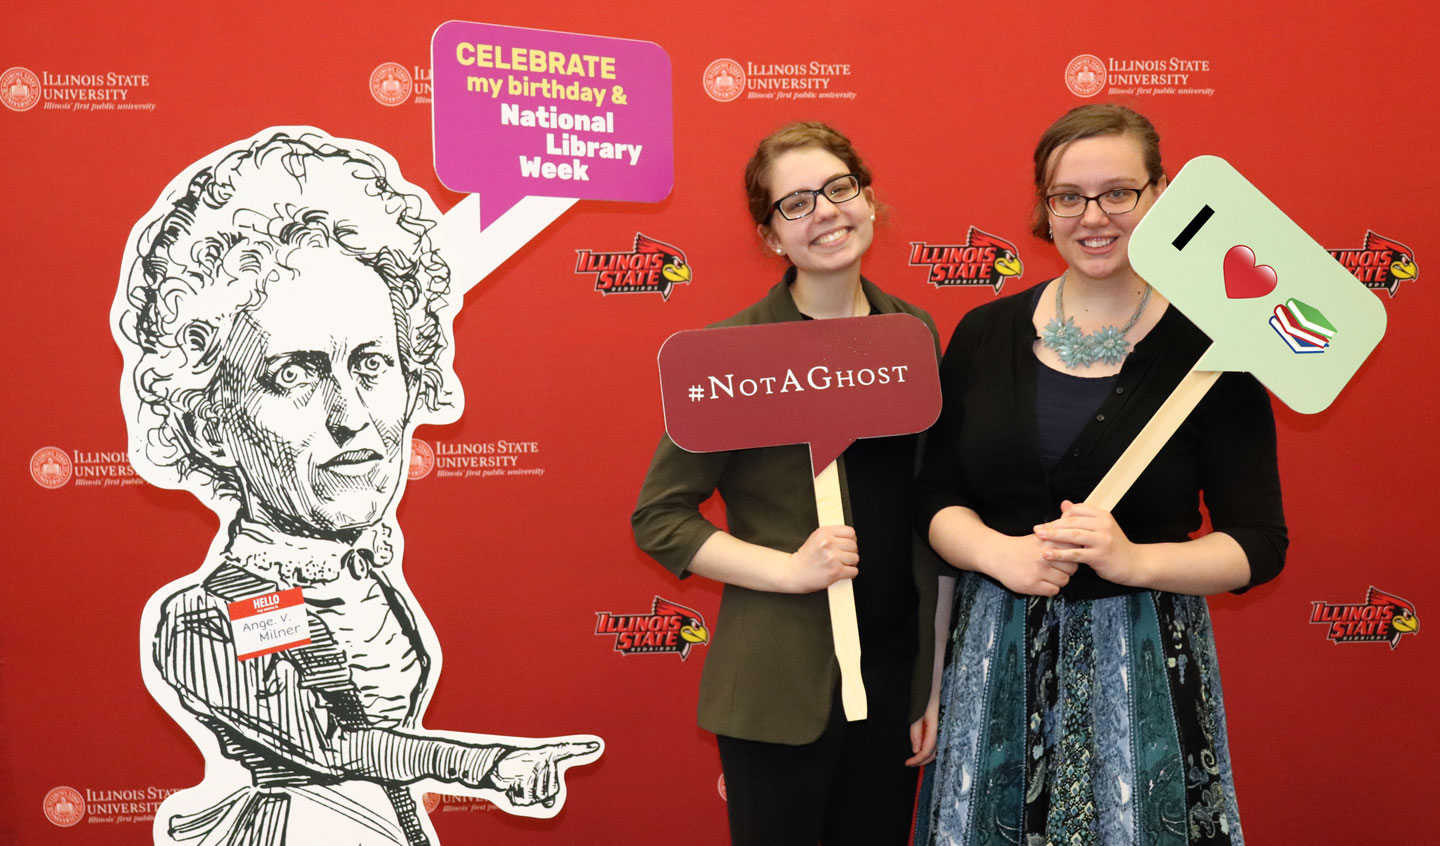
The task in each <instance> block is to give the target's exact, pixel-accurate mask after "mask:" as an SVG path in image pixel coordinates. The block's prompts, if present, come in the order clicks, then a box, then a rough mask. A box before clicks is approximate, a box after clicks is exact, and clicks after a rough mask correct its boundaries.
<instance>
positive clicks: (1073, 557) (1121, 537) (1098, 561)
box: [1035, 499, 1147, 587]
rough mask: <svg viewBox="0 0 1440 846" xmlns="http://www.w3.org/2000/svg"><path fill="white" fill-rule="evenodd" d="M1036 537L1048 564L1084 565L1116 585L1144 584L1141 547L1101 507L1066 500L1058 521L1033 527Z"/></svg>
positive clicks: (1143, 555)
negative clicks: (1040, 542) (1041, 543)
mask: <svg viewBox="0 0 1440 846" xmlns="http://www.w3.org/2000/svg"><path fill="white" fill-rule="evenodd" d="M1035 536H1036V537H1038V538H1040V539H1041V540H1042V541H1045V542H1046V549H1045V551H1044V553H1043V554H1044V556H1045V559H1046V560H1047V561H1074V562H1076V563H1079V564H1085V565H1087V566H1088V567H1090V569H1092V570H1094V571H1095V572H1096V574H1098V575H1099V576H1100V578H1102V579H1104V580H1105V581H1107V582H1113V583H1115V584H1117V585H1128V586H1132V587H1134V586H1139V585H1143V584H1145V583H1146V578H1147V577H1146V574H1145V571H1146V556H1145V554H1144V552H1143V545H1141V544H1134V543H1131V542H1130V539H1129V538H1128V537H1126V536H1125V532H1124V531H1123V530H1122V529H1121V528H1120V524H1118V523H1116V522H1115V518H1114V517H1113V516H1111V514H1110V512H1109V511H1106V510H1104V509H1102V508H1096V507H1095V506H1093V505H1086V504H1085V503H1083V502H1079V503H1076V502H1071V501H1070V500H1068V499H1067V500H1065V501H1064V502H1062V503H1060V519H1059V520H1054V521H1052V522H1049V523H1042V524H1040V525H1038V526H1036V527H1035ZM1052 544H1054V545H1055V546H1052ZM1059 544H1069V545H1070V546H1068V547H1061V546H1059Z"/></svg>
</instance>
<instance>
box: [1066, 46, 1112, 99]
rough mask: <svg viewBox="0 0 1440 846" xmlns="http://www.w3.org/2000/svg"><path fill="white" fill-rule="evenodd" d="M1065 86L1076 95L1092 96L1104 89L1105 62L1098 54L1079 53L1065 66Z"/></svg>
mask: <svg viewBox="0 0 1440 846" xmlns="http://www.w3.org/2000/svg"><path fill="white" fill-rule="evenodd" d="M1065 86H1066V87H1067V88H1069V89H1070V93H1071V94H1074V95H1075V96H1076V97H1094V96H1095V95H1096V94H1099V93H1100V92H1101V91H1104V90H1105V63H1104V62H1102V61H1100V57H1099V56H1092V55H1090V54H1089V53H1081V54H1080V55H1078V56H1076V57H1075V58H1073V59H1071V60H1070V64H1068V65H1066V66H1065Z"/></svg>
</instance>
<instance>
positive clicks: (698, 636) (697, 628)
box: [595, 596, 710, 661]
mask: <svg viewBox="0 0 1440 846" xmlns="http://www.w3.org/2000/svg"><path fill="white" fill-rule="evenodd" d="M595 634H597V635H614V636H615V651H616V652H619V653H621V654H624V655H634V654H636V653H647V654H654V653H674V654H677V655H679V656H680V660H682V661H683V660H685V659H686V658H688V657H690V649H691V648H692V647H695V646H703V645H705V644H708V643H709V642H710V630H709V629H708V628H706V626H705V618H704V617H702V616H700V612H698V611H696V610H695V609H693V608H686V607H685V606H684V605H681V604H680V603H678V602H671V601H670V600H668V599H663V598H661V597H659V596H657V597H655V602H654V604H653V605H652V606H651V612H650V613H649V614H616V613H614V612H612V611H596V612H595Z"/></svg>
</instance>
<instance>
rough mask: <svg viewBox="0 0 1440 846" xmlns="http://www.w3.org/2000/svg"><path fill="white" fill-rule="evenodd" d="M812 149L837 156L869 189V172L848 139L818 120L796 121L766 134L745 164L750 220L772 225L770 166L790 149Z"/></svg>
mask: <svg viewBox="0 0 1440 846" xmlns="http://www.w3.org/2000/svg"><path fill="white" fill-rule="evenodd" d="M809 147H815V148H817V149H821V150H824V151H826V152H827V153H830V154H832V155H834V156H835V158H837V159H839V160H840V161H842V162H844V163H845V167H846V168H848V169H849V171H850V172H851V173H853V174H855V175H856V176H858V177H860V187H861V188H869V187H870V169H869V168H868V167H866V166H865V163H864V162H862V161H861V160H860V154H859V153H857V152H855V148H854V147H853V146H851V144H850V139H849V138H846V137H845V136H844V135H842V134H840V133H839V132H837V131H836V130H834V129H833V128H831V127H830V126H829V125H827V124H824V123H821V122H819V121H797V122H795V123H792V124H788V125H786V126H782V127H780V128H779V129H777V130H775V131H774V132H772V133H770V134H769V135H767V136H766V137H765V138H764V139H763V140H762V141H761V142H760V145H759V146H758V147H756V148H755V155H753V156H751V157H750V163H749V164H747V165H745V194H746V196H747V197H748V198H749V200H750V217H751V218H752V219H753V220H754V221H755V222H756V223H759V224H762V225H763V224H765V223H767V222H769V220H770V213H771V212H772V211H774V206H773V205H772V201H771V199H770V166H771V165H773V164H774V163H775V160H776V159H778V158H780V156H781V155H783V154H785V153H788V152H790V151H791V150H803V149H806V148H809Z"/></svg>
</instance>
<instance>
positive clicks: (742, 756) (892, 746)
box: [717, 660, 919, 846]
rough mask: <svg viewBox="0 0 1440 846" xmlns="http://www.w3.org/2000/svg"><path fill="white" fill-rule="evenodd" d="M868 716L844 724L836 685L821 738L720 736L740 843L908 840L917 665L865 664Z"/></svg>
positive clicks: (900, 844)
mask: <svg viewBox="0 0 1440 846" xmlns="http://www.w3.org/2000/svg"><path fill="white" fill-rule="evenodd" d="M861 672H862V674H863V675H864V677H865V693H866V697H867V699H868V706H869V707H868V712H869V717H868V718H867V719H865V720H860V721H857V722H853V723H850V722H846V721H845V711H844V708H843V707H842V706H841V703H840V691H839V689H838V687H837V689H836V691H835V698H834V702H833V703H832V705H831V708H830V722H829V724H828V725H827V726H826V727H825V731H824V733H823V734H821V735H820V739H819V740H816V741H815V742H814V743H807V744H805V745H802V746H789V745H786V744H783V743H765V742H762V741H756V740H740V739H738V738H734V737H725V736H723V735H721V736H718V737H717V740H718V741H719V746H720V765H721V767H722V769H723V770H724V771H725V795H726V802H727V811H728V814H729V817H730V842H731V843H732V844H733V845H734V846H816V844H817V843H823V844H825V846H850V845H851V844H853V846H889V844H895V846H904V844H908V843H909V842H910V827H911V822H912V821H913V819H914V810H915V785H916V778H917V776H918V774H919V769H918V768H914V767H907V766H905V759H906V758H908V757H910V755H911V752H910V734H909V729H910V722H909V714H908V711H909V707H910V675H911V661H910V660H904V661H899V662H888V663H887V664H886V665H883V666H879V667H870V666H866V667H863V668H862V671H861Z"/></svg>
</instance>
